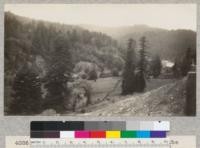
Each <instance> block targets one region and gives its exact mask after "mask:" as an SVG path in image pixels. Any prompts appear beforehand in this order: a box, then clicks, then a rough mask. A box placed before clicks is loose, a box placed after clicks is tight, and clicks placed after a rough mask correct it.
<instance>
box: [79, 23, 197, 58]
mask: <svg viewBox="0 0 200 148" xmlns="http://www.w3.org/2000/svg"><path fill="white" fill-rule="evenodd" d="M169 23H170V22H169ZM82 27H83V28H85V29H88V30H90V31H101V32H103V33H105V34H107V35H109V36H111V37H113V38H114V39H116V40H117V41H118V43H119V44H121V45H123V46H125V48H127V41H128V39H129V38H133V39H134V40H136V41H137V42H138V41H139V39H140V38H141V37H142V36H145V37H146V39H147V46H148V47H147V52H149V53H151V54H153V55H155V54H157V55H159V56H160V57H161V58H162V59H165V60H170V61H173V62H174V60H175V58H177V57H178V58H179V59H180V57H181V56H182V55H184V53H185V51H186V50H187V48H191V49H192V50H193V52H196V32H194V31H192V30H186V29H178V30H166V29H162V28H154V27H149V26H147V25H134V26H124V27H113V28H111V27H110V28H109V27H98V26H93V25H82ZM137 46H138V48H139V45H138V44H137ZM125 51H126V50H125ZM194 54H195V53H194Z"/></svg>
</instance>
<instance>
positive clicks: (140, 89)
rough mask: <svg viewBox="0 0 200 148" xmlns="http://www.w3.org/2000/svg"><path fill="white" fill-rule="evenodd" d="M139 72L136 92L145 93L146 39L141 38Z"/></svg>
mask: <svg viewBox="0 0 200 148" xmlns="http://www.w3.org/2000/svg"><path fill="white" fill-rule="evenodd" d="M139 55H140V60H139V65H138V66H139V67H138V69H139V72H138V73H137V75H136V91H137V92H143V91H144V89H145V87H146V82H145V72H146V37H144V36H143V37H141V38H140V50H139Z"/></svg>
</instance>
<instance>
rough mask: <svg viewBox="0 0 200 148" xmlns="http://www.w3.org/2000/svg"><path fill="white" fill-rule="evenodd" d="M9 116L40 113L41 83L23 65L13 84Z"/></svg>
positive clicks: (30, 69)
mask: <svg viewBox="0 0 200 148" xmlns="http://www.w3.org/2000/svg"><path fill="white" fill-rule="evenodd" d="M12 89H13V95H12V97H13V101H12V103H11V104H10V107H9V112H10V114H37V113H40V111H41V82H40V79H39V77H38V75H37V74H36V73H35V72H34V70H33V69H32V68H29V66H28V65H25V66H24V67H23V68H22V69H21V70H20V71H19V72H18V73H17V74H16V77H15V79H14V83H13V88H12Z"/></svg>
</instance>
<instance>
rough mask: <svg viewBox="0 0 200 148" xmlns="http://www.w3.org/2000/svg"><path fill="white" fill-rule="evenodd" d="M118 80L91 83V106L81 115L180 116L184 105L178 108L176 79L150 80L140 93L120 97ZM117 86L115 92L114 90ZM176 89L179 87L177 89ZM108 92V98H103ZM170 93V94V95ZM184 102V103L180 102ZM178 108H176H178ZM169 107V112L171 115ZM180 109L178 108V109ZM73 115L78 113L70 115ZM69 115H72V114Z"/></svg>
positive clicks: (112, 78) (114, 78) (102, 79)
mask: <svg viewBox="0 0 200 148" xmlns="http://www.w3.org/2000/svg"><path fill="white" fill-rule="evenodd" d="M119 80H120V78H117V77H110V78H100V79H98V80H97V81H96V82H95V81H90V83H91V85H92V88H93V90H92V104H91V105H89V106H87V107H85V108H84V109H83V110H84V112H85V113H84V114H83V115H86V116H87V115H89V116H90V115H92V116H93V115H94V116H132V115H134V116H137V115H142V116H145V115H146V116H148V115H157V114H160V115H170V114H173V112H174V114H177V115H181V114H182V112H183V105H182V104H183V103H182V104H180V107H179V106H178V104H177V102H178V103H179V101H180V100H176V99H177V98H176V97H180V96H177V94H179V93H180V92H179V91H182V90H178V92H176V86H179V83H180V82H179V83H178V81H177V80H173V79H150V80H148V81H147V82H146V83H147V87H146V89H145V91H144V92H143V93H134V94H132V95H127V96H122V95H120V94H121V81H120V83H118V81H119ZM116 83H118V85H117V87H116V89H114V90H113V87H115V85H116ZM177 89H178V87H177ZM108 93H110V94H109V95H108V96H107V97H105V96H106V95H107V94H108ZM170 93H171V94H170ZM182 102H183V101H182ZM177 106H178V108H177ZM170 108H171V109H172V110H171V111H172V112H170V111H169V110H170ZM180 108H181V109H180ZM72 114H73V115H75V114H79V113H72ZM72 114H71V115H72Z"/></svg>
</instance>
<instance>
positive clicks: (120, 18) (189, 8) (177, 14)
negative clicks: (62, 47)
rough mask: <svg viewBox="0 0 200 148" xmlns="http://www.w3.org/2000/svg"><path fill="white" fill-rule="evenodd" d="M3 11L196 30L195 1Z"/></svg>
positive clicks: (9, 8) (71, 20) (24, 6)
mask: <svg viewBox="0 0 200 148" xmlns="http://www.w3.org/2000/svg"><path fill="white" fill-rule="evenodd" d="M5 11H11V12H13V13H15V14H18V15H21V16H26V17H30V18H34V19H41V20H47V21H52V22H60V23H65V24H76V25H79V24H91V25H98V26H110V27H117V26H127V25H128V26H130V25H135V24H146V25H149V26H152V27H160V28H165V29H192V30H196V5H195V4H6V6H5Z"/></svg>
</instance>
